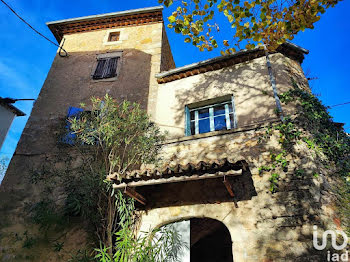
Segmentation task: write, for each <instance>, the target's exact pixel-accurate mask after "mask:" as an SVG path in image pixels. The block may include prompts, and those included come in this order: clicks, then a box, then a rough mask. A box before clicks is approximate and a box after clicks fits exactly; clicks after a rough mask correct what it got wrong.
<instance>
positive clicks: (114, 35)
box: [108, 32, 120, 42]
mask: <svg viewBox="0 0 350 262" xmlns="http://www.w3.org/2000/svg"><path fill="white" fill-rule="evenodd" d="M119 36H120V32H111V33H109V36H108V42H115V41H119Z"/></svg>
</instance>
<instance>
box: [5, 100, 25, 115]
mask: <svg viewBox="0 0 350 262" xmlns="http://www.w3.org/2000/svg"><path fill="white" fill-rule="evenodd" d="M0 106H2V107H4V108H6V109H7V110H9V111H11V112H12V113H14V114H15V115H16V116H25V115H26V114H25V113H23V112H22V111H21V110H19V109H18V108H17V107H15V106H13V105H12V104H11V103H7V102H6V100H5V99H3V98H2V97H0Z"/></svg>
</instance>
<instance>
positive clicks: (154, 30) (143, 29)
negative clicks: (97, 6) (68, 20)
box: [64, 23, 167, 117]
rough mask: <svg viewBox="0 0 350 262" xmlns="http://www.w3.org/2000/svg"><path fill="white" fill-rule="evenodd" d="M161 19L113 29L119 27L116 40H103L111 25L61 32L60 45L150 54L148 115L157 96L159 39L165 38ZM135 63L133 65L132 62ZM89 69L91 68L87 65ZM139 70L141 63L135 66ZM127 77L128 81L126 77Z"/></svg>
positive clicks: (76, 49) (75, 49)
mask: <svg viewBox="0 0 350 262" xmlns="http://www.w3.org/2000/svg"><path fill="white" fill-rule="evenodd" d="M163 27H164V25H163V23H155V24H148V25H140V26H130V27H122V28H116V29H113V31H118V30H119V31H120V41H118V42H117V43H116V44H108V45H107V44H106V42H105V38H106V35H108V33H109V32H110V31H111V29H105V30H96V31H91V32H82V33H76V34H69V35H65V36H64V37H65V39H66V40H65V43H64V48H65V49H66V50H67V51H68V52H96V51H98V52H109V51H114V50H125V49H136V50H140V51H142V52H144V53H146V54H149V55H150V56H151V65H150V68H151V70H150V72H149V73H150V76H151V77H150V78H149V83H148V84H149V91H148V103H147V104H148V113H149V114H150V115H151V117H152V116H153V115H154V114H155V112H154V107H153V105H154V104H155V101H156V99H157V81H156V79H155V78H154V77H153V76H154V75H155V74H156V73H159V72H160V65H161V56H162V42H163V41H167V40H165V39H164V40H163V38H164V37H165V38H166V35H165V36H164V35H163ZM135 66H137V65H135ZM91 70H92V69H91ZM139 70H140V71H141V72H139V74H142V73H143V72H142V67H139ZM130 81H132V80H131V79H130Z"/></svg>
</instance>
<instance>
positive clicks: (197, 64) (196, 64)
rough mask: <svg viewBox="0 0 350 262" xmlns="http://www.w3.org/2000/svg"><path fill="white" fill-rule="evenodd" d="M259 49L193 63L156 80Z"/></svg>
mask: <svg viewBox="0 0 350 262" xmlns="http://www.w3.org/2000/svg"><path fill="white" fill-rule="evenodd" d="M259 49H261V47H257V48H254V49H251V50H247V49H244V50H241V51H239V52H237V53H234V54H231V55H224V56H217V57H214V58H210V59H207V60H203V61H199V62H197V63H192V64H189V65H184V66H181V67H177V68H174V69H171V70H169V71H165V72H161V73H158V74H156V75H155V76H156V78H163V77H165V76H169V75H172V74H175V73H180V72H182V71H184V70H188V69H193V68H197V67H199V66H205V65H208V64H212V63H215V62H220V61H222V60H226V59H230V58H233V57H236V56H240V55H242V54H249V53H252V52H255V51H257V50H259Z"/></svg>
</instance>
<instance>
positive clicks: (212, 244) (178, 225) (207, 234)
mask: <svg viewBox="0 0 350 262" xmlns="http://www.w3.org/2000/svg"><path fill="white" fill-rule="evenodd" d="M168 225H169V224H168ZM168 225H166V226H168ZM170 225H172V226H173V228H175V229H176V230H177V232H178V233H179V234H180V235H181V240H182V241H183V243H186V244H185V245H186V248H185V249H184V250H183V251H182V252H181V254H180V255H179V261H181V262H190V261H191V262H213V261H219V262H232V261H233V256H232V240H231V235H230V232H229V230H228V229H227V227H226V226H225V225H224V224H223V223H222V222H220V221H218V220H216V219H212V218H191V219H188V220H184V221H179V222H173V223H171V224H170Z"/></svg>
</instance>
